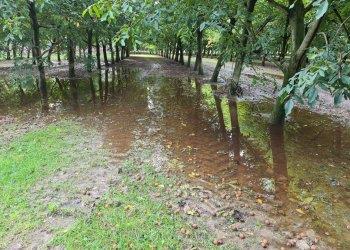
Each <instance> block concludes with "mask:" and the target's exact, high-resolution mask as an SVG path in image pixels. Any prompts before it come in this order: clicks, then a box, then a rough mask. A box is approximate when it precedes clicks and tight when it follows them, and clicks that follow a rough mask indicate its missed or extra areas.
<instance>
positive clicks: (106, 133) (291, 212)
mask: <svg viewBox="0 0 350 250" xmlns="http://www.w3.org/2000/svg"><path fill="white" fill-rule="evenodd" d="M131 68H134V70H132V71H130V69H131ZM174 76H176V77H174ZM204 82H205V80H203V79H195V78H194V75H193V73H189V71H188V70H186V69H185V68H184V67H182V66H180V65H178V64H175V63H173V62H171V61H168V60H164V59H161V58H155V57H140V56H138V57H132V58H130V59H128V60H125V61H124V62H122V63H121V64H120V65H118V67H116V68H115V69H109V70H106V71H103V72H102V74H97V75H95V76H94V77H93V79H92V81H90V80H89V79H86V80H79V83H78V84H77V85H72V84H70V82H69V81H64V83H65V85H64V86H65V87H66V90H65V91H64V92H62V90H60V89H59V88H58V87H57V86H55V87H54V88H53V95H52V97H51V100H50V101H51V105H50V106H51V113H52V114H53V115H54V116H58V117H62V116H63V117H65V116H69V117H71V116H74V117H79V118H80V119H81V120H82V121H83V122H85V123H86V124H87V125H89V124H90V125H91V124H93V126H96V125H97V126H98V127H99V131H100V133H101V136H102V137H101V140H102V141H103V144H104V146H105V147H106V148H108V149H109V150H111V151H112V152H113V156H112V158H114V160H115V161H117V162H118V161H122V160H124V159H125V158H126V157H127V155H128V152H129V151H130V150H131V149H132V146H133V145H135V142H136V141H138V142H139V143H138V144H137V145H138V147H140V148H141V147H143V148H146V149H147V148H150V147H152V148H156V149H158V151H157V152H158V154H157V155H158V156H157V157H154V158H152V159H151V160H152V162H153V165H155V166H156V167H157V166H158V168H159V169H161V170H162V171H164V172H166V173H167V174H169V175H175V176H177V178H179V179H180V181H179V182H178V184H177V185H178V193H176V194H175V197H176V198H177V199H180V203H179V201H177V200H174V199H173V200H170V203H171V207H172V209H173V210H174V212H179V213H185V214H187V215H188V216H189V220H191V221H194V222H196V221H198V220H199V221H202V222H204V223H205V224H206V225H207V227H209V228H210V229H211V230H212V231H214V232H215V233H216V235H217V238H218V240H223V241H224V242H225V241H234V242H236V243H237V245H238V247H239V248H241V249H247V248H258V247H261V246H260V244H261V243H262V244H263V245H269V247H270V248H273V249H279V248H280V247H287V246H296V247H298V248H300V249H310V248H311V247H315V246H317V247H318V248H321V249H327V248H339V249H346V248H348V247H349V244H350V238H349V223H350V218H349V214H350V204H349V203H350V196H349V191H350V190H349V188H350V186H349V181H348V180H349V174H350V173H349V170H350V168H349V167H350V154H349V150H348V149H349V148H350V130H349V129H348V128H347V127H345V126H343V125H342V124H340V123H337V122H333V121H332V120H331V119H330V118H329V117H327V116H322V115H319V114H317V113H314V112H311V111H309V110H305V109H297V110H296V111H295V112H294V114H293V116H292V117H291V118H290V119H289V120H288V122H287V124H286V126H285V128H284V130H283V129H282V128H280V127H272V128H271V127H269V125H268V115H269V112H270V111H271V108H272V101H271V100H270V99H268V98H265V99H263V100H261V99H260V100H259V102H257V100H256V99H255V98H249V96H250V95H249V94H248V95H247V96H248V97H247V98H246V99H244V100H241V101H240V102H239V103H238V104H236V103H233V102H232V101H230V100H228V99H227V98H225V96H223V95H222V93H224V90H223V87H222V86H221V85H219V86H213V85H209V84H203V83H204ZM91 83H92V84H91ZM255 94H256V93H255ZM255 94H254V95H255ZM252 97H253V96H252ZM34 113H35V111H34ZM235 114H238V122H234V121H235V119H234V118H235ZM3 117H10V116H8V115H7V114H6V116H3ZM2 119H5V118H2ZM6 119H9V118H6ZM140 141H141V143H140ZM165 163H166V164H165ZM78 176H79V173H78ZM108 176H112V177H113V176H115V175H113V171H112V172H107V174H105V175H102V177H101V179H100V180H105V179H106V178H107V177H108ZM77 180H78V182H86V183H88V184H87V185H90V184H91V185H92V186H94V185H95V184H93V183H94V182H93V181H92V180H90V179H88V178H77ZM89 183H90V184H89ZM101 190H105V188H101ZM101 193H103V192H101ZM175 201H176V202H175ZM198 215H199V216H198ZM266 241H267V243H266Z"/></svg>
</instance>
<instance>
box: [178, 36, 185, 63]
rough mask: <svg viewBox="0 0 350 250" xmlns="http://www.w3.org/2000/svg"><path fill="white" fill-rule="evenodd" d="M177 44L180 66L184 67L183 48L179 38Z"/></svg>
mask: <svg viewBox="0 0 350 250" xmlns="http://www.w3.org/2000/svg"><path fill="white" fill-rule="evenodd" d="M178 44H179V49H180V59H179V61H180V64H181V65H185V60H184V48H183V46H182V41H181V38H179V41H178Z"/></svg>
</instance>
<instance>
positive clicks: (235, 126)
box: [228, 96, 241, 163]
mask: <svg viewBox="0 0 350 250" xmlns="http://www.w3.org/2000/svg"><path fill="white" fill-rule="evenodd" d="M228 106H229V111H230V118H231V133H232V144H233V157H234V160H235V162H236V163H239V162H240V161H241V155H240V151H241V145H240V135H241V131H240V127H239V120H238V110H237V98H236V97H235V96H233V97H230V98H229V99H228Z"/></svg>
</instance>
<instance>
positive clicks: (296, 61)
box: [271, 0, 323, 125]
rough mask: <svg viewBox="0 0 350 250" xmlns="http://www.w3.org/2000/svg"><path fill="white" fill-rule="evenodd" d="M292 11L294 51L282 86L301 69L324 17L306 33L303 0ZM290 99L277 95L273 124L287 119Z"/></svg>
mask: <svg viewBox="0 0 350 250" xmlns="http://www.w3.org/2000/svg"><path fill="white" fill-rule="evenodd" d="M291 1H292V0H291ZM301 5H302V6H301ZM290 11H291V13H290V15H291V17H290V26H291V33H292V40H293V51H292V55H291V58H290V60H289V62H288V66H287V67H286V69H285V70H284V78H283V84H282V87H285V86H286V85H287V84H288V83H289V79H290V78H291V77H293V76H294V75H295V74H296V73H297V72H298V71H299V70H300V68H301V66H302V64H303V61H304V57H305V53H306V51H307V49H308V48H309V46H310V44H311V42H312V40H313V39H314V37H315V35H316V33H317V30H318V28H319V26H320V24H321V22H322V20H323V17H322V18H320V19H318V20H316V21H314V22H313V23H312V24H311V25H310V26H309V29H308V32H307V34H306V35H305V33H304V32H305V31H304V27H305V24H304V22H305V20H304V19H303V20H302V21H301V18H305V8H304V5H303V2H302V1H301V0H297V1H296V2H295V6H294V8H293V9H291V10H290ZM292 12H293V13H292ZM297 12H298V13H297ZM297 35H303V40H301V41H300V38H299V37H295V36H297ZM293 37H294V38H293ZM296 46H298V47H296ZM288 99H289V98H288V96H279V97H277V99H276V102H275V105H274V109H273V111H272V115H271V122H272V124H274V125H277V124H283V123H284V119H285V110H284V104H285V103H286V101H287V100H288Z"/></svg>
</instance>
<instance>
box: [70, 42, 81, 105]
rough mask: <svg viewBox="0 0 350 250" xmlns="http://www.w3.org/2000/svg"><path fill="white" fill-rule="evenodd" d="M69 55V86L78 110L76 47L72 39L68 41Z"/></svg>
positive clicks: (73, 103)
mask: <svg viewBox="0 0 350 250" xmlns="http://www.w3.org/2000/svg"><path fill="white" fill-rule="evenodd" d="M67 50H68V51H67V55H68V68H69V84H70V91H71V95H72V106H73V108H74V109H75V110H76V109H78V107H79V104H78V86H77V82H76V79H75V45H74V42H73V40H72V39H71V38H68V40H67Z"/></svg>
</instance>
